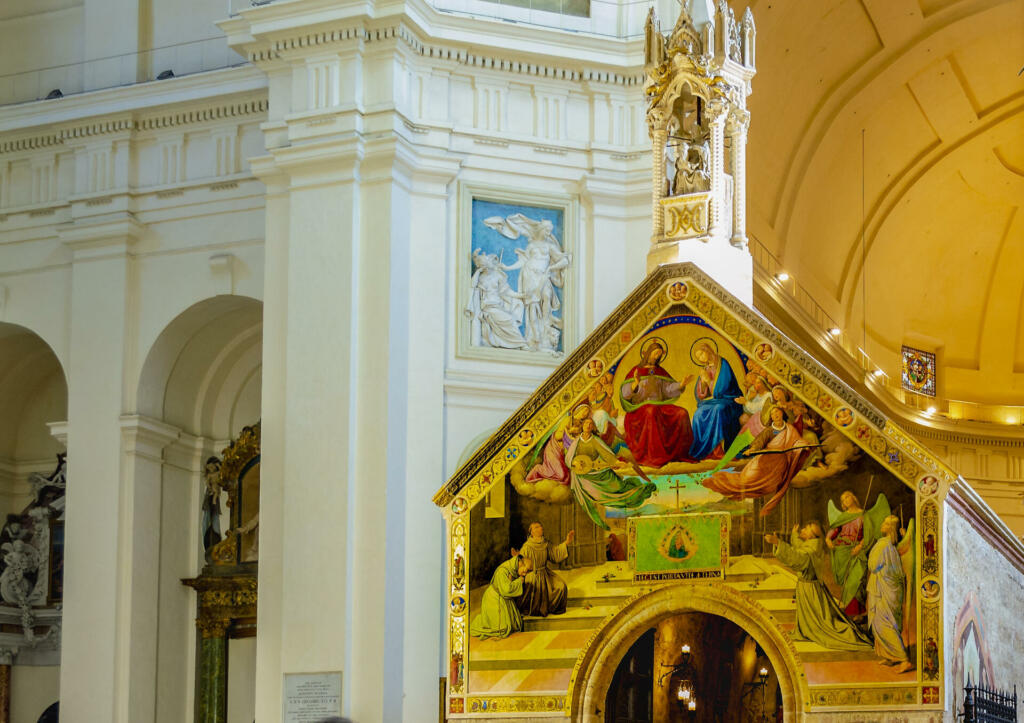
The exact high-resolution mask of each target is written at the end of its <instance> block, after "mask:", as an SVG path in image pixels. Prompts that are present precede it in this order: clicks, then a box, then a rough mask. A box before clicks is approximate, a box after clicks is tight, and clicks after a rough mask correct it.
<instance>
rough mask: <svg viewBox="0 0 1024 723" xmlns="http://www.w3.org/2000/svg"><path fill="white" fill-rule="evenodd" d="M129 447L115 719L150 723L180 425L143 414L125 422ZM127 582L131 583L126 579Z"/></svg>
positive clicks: (123, 505) (153, 712) (153, 715)
mask: <svg viewBox="0 0 1024 723" xmlns="http://www.w3.org/2000/svg"><path fill="white" fill-rule="evenodd" d="M120 424H121V437H122V440H123V445H124V446H123V449H124V465H123V467H122V486H121V509H122V511H123V514H122V521H123V525H124V528H123V531H122V534H121V542H120V545H119V548H120V549H119V554H120V561H119V565H120V568H121V570H122V571H123V574H122V576H121V585H122V588H121V590H120V591H119V594H118V599H119V602H121V603H122V605H123V606H124V607H123V611H122V613H121V614H120V615H119V619H118V625H119V626H120V629H119V631H118V634H119V635H125V636H126V640H127V644H126V645H121V644H119V645H118V665H117V672H118V674H119V679H118V683H119V685H120V686H121V690H124V691H126V693H127V695H124V694H123V693H119V695H118V701H117V705H118V710H117V717H116V718H115V720H117V721H124V723H129V722H130V723H146V722H152V721H154V720H156V715H157V705H156V701H157V695H156V693H157V681H158V678H159V675H160V672H161V671H159V670H158V666H157V652H158V650H159V646H158V644H157V643H158V632H159V628H158V625H159V621H160V613H161V605H160V573H161V570H160V566H161V555H160V548H161V538H162V536H163V529H162V527H163V526H162V524H161V523H162V519H161V518H162V515H161V511H162V497H163V463H164V457H163V455H164V448H165V447H167V446H168V445H169V444H171V443H172V442H174V441H175V440H177V439H178V437H179V436H180V434H181V431H180V430H179V429H178V428H177V427H173V426H171V425H169V424H164V423H163V422H160V421H158V420H155V419H149V418H147V417H143V416H140V415H124V416H122V417H121V420H120ZM126 578H127V579H126Z"/></svg>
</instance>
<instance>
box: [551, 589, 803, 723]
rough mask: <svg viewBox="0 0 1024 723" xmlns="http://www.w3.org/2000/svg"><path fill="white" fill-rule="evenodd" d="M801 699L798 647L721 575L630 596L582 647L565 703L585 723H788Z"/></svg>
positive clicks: (796, 715) (797, 716)
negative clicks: (773, 722) (683, 693)
mask: <svg viewBox="0 0 1024 723" xmlns="http://www.w3.org/2000/svg"><path fill="white" fill-rule="evenodd" d="M684 645H688V646H689V648H688V650H687V649H685V648H684V647H683V646H684ZM685 653H688V659H686V658H687V655H686V654H685ZM762 669H764V671H765V672H764V675H763V681H764V682H763V685H762V683H761V680H762V675H761V674H760V673H761V670H762ZM666 674H667V675H666ZM680 688H682V689H683V690H688V691H689V693H688V696H690V697H693V698H696V705H695V706H694V710H692V711H691V710H690V709H689V706H688V703H689V700H690V697H687V698H683V700H684V702H685V704H684V705H683V706H682V707H681V706H680V700H681V698H680V693H679V691H680ZM644 690H648V691H649V692H650V698H649V699H647V700H646V701H645V700H643V693H642V692H643V691H644ZM762 694H763V698H762ZM630 696H632V698H630ZM805 697H806V695H805V690H804V686H803V684H802V682H801V677H800V670H799V664H798V662H797V660H796V656H795V654H794V652H793V650H792V643H791V642H790V641H789V640H788V639H787V636H786V635H785V633H784V632H783V631H782V630H781V629H780V628H779V627H778V625H777V624H776V622H775V621H774V619H773V618H772V616H771V615H770V614H769V613H768V612H767V611H766V610H765V609H764V608H762V607H761V606H760V605H758V604H757V603H756V602H755V601H753V600H751V599H749V598H747V597H746V596H744V595H741V594H740V593H738V592H736V591H734V590H732V589H731V588H729V587H727V586H726V585H724V584H722V583H720V582H717V581H716V582H700V583H696V582H695V583H683V584H676V585H669V586H665V587H662V588H658V589H656V590H653V591H650V592H647V593H646V594H642V595H638V596H637V597H635V598H633V599H631V600H630V601H628V602H627V603H626V604H625V605H624V606H623V608H622V609H621V610H620V611H619V612H618V613H617V614H616V615H614V616H612V617H611V618H609V619H608V620H607V621H605V622H604V623H603V624H602V626H601V627H600V628H599V629H598V631H597V632H596V633H595V634H594V636H593V638H592V639H591V641H590V644H589V645H588V646H587V648H586V649H584V651H583V652H582V653H581V655H580V658H579V659H578V661H577V667H576V671H575V673H574V675H573V679H572V681H571V683H570V690H569V705H570V709H571V716H570V717H571V719H572V720H574V721H583V722H585V723H604V722H605V721H616V723H618V722H619V721H623V720H658V721H677V720H679V721H694V722H697V721H714V720H738V721H742V720H761V719H762V718H761V717H759V716H761V715H766V716H767V719H768V720H776V719H777V717H776V716H777V711H778V709H779V708H781V709H782V712H783V713H782V720H784V721H797V720H800V715H801V713H800V711H801V709H802V706H801V705H800V701H801V700H803V699H805ZM619 704H622V705H621V708H620V705H619ZM631 706H632V709H633V711H635V712H636V713H637V714H636V715H634V716H633V717H632V718H631V717H630V716H631V715H632V714H633V711H631V710H630V707H631ZM645 714H646V715H647V716H649V717H647V718H645V717H644V715H645ZM716 715H717V717H715V716H716Z"/></svg>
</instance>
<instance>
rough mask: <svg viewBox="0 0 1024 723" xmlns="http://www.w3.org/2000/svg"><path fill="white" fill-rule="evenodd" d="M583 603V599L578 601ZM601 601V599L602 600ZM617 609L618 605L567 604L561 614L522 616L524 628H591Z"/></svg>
mask: <svg viewBox="0 0 1024 723" xmlns="http://www.w3.org/2000/svg"><path fill="white" fill-rule="evenodd" d="M579 602H581V603H583V602H584V601H579ZM602 602H603V601H602ZM618 609H619V606H618V605H603V604H602V605H591V606H590V607H589V608H588V607H586V606H585V605H581V606H578V607H577V606H568V607H567V608H566V611H565V612H564V613H562V614H561V615H548V616H547V617H543V618H542V617H535V616H532V615H528V616H526V617H525V618H523V629H524V630H593V629H594V628H596V627H597V626H598V625H600V624H601V621H603V620H604V619H605V618H606V617H608V616H609V615H611V614H612V613H614V612H615V611H616V610H618Z"/></svg>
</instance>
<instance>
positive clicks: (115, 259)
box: [60, 214, 155, 723]
mask: <svg viewBox="0 0 1024 723" xmlns="http://www.w3.org/2000/svg"><path fill="white" fill-rule="evenodd" d="M141 231H142V227H141V226H140V224H138V223H137V222H136V221H135V220H134V219H133V217H132V216H131V215H129V214H111V215H109V216H106V217H100V218H97V219H94V220H92V222H90V223H72V224H69V225H68V226H67V227H65V228H63V229H62V230H61V237H62V239H63V240H64V242H65V244H66V245H67V246H68V247H69V248H70V249H71V251H72V254H73V264H72V273H71V323H70V328H71V332H70V333H71V338H70V345H69V349H70V353H69V364H68V440H67V449H68V479H69V480H74V482H72V483H71V484H69V485H68V490H67V510H66V526H65V534H66V555H65V572H64V615H63V639H62V649H61V685H60V688H61V710H62V714H61V715H62V718H64V719H65V720H66V721H68V722H69V723H93V721H118V722H119V723H120V722H121V721H124V723H128V718H127V715H128V705H127V702H128V700H129V689H128V686H129V682H130V681H129V675H128V671H127V669H126V665H127V661H128V659H129V646H130V639H129V637H128V636H129V635H130V632H131V622H132V610H131V603H132V600H131V578H132V570H131V568H125V567H124V564H125V562H126V560H125V558H124V554H123V551H124V548H125V546H127V545H129V544H131V538H132V535H131V533H130V531H129V529H128V528H127V526H128V525H129V524H130V521H131V510H130V508H129V507H128V506H126V504H125V502H126V499H125V494H124V492H125V490H124V486H125V481H124V480H123V478H122V474H121V470H122V458H121V443H122V440H121V427H120V424H119V419H120V416H121V412H122V408H123V407H122V402H123V398H124V384H125V382H124V379H125V361H124V360H125V355H126V352H125V348H126V340H125V336H126V328H127V318H126V309H127V305H128V299H129V297H130V295H131V286H132V280H131V270H130V261H129V257H128V252H129V250H130V248H131V247H132V245H133V244H134V242H135V239H136V238H137V237H138V236H139V234H140V233H141ZM98 520H99V521H102V523H100V524H98V523H97V521H98ZM154 534H155V533H154ZM143 574H145V573H143ZM150 614H152V611H150ZM150 685H151V686H152V682H150ZM151 716H152V711H150V717H151ZM143 720H145V719H143ZM133 723H134V722H133Z"/></svg>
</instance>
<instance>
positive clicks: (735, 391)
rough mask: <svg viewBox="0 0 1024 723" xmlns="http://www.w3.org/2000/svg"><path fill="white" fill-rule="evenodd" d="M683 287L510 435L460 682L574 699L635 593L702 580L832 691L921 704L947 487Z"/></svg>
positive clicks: (481, 538) (472, 537) (469, 586)
mask: <svg viewBox="0 0 1024 723" xmlns="http://www.w3.org/2000/svg"><path fill="white" fill-rule="evenodd" d="M666 292H667V293H666V295H667V297H668V299H670V303H669V304H668V306H667V307H663V309H664V310H663V311H661V312H660V313H659V314H658V315H656V316H655V317H654V318H652V319H651V320H650V321H649V322H647V323H646V325H645V327H644V328H643V329H642V331H641V333H638V334H630V333H627V332H623V333H621V334H619V336H618V337H617V338H616V339H613V340H612V342H613V343H614V344H615V348H616V349H621V351H617V352H616V354H615V356H614V358H610V357H609V356H608V355H604V357H603V360H602V358H600V355H599V356H598V358H592V359H590V360H589V361H588V360H583V361H581V362H579V363H580V367H579V368H580V370H581V371H582V372H583V374H582V375H580V376H578V377H577V379H582V380H585V383H581V384H577V385H576V386H575V387H574V389H573V394H574V397H573V398H572V399H571V400H570V399H569V398H568V397H565V398H564V399H563V400H562V401H563V402H565V403H564V404H563V405H562V407H561V408H562V409H564V410H565V411H564V412H562V413H560V414H559V415H558V416H557V417H552V418H551V419H550V420H545V422H544V426H543V428H542V427H541V426H540V425H538V424H531V425H529V428H527V427H526V426H523V427H521V428H519V429H517V430H515V431H514V432H513V433H512V436H510V442H512V443H513V444H511V445H510V446H509V447H508V449H507V450H506V453H505V459H504V463H505V466H504V469H505V470H506V472H505V473H503V474H502V475H501V477H500V478H497V479H496V484H498V485H502V486H503V487H504V495H493V494H492V495H491V501H490V502H489V504H488V505H487V506H486V509H485V505H483V504H474V505H471V506H470V508H469V509H468V510H465V509H463V512H464V513H467V517H463V518H462V519H468V521H469V529H470V533H469V536H468V537H469V539H468V546H469V555H468V560H469V561H468V564H466V563H464V562H463V557H462V555H461V553H460V554H459V555H458V561H457V563H458V565H459V575H460V580H461V579H462V578H463V577H464V578H465V585H466V588H465V589H466V590H468V598H469V605H468V615H467V618H466V620H467V623H471V624H469V627H468V628H467V630H466V634H467V636H468V640H467V642H466V647H465V649H466V650H467V658H466V661H465V678H464V683H465V688H464V690H463V691H461V692H463V693H464V694H466V695H468V696H474V695H477V696H484V697H482V698H478V699H474V698H467V700H466V702H465V705H466V706H467V707H468V708H470V709H472V708H473V706H477V707H478V708H479V706H481V705H484V704H487V705H491V706H493V705H497V704H500V702H501V701H506V703H507V702H508V701H512V700H513V698H501V697H500V696H524V695H526V696H532V697H531V698H529V699H527V698H522V699H516V700H533V701H540V700H542V699H544V700H545V701H547V702H546V703H545V705H547V704H549V703H551V700H555V701H556V703H555V704H554V705H556V707H557V705H558V703H557V701H558V700H559V699H558V698H557V697H556V698H554V699H550V700H549V699H546V698H543V697H544V696H558V695H562V696H564V695H565V691H566V689H567V687H568V686H569V684H570V679H571V676H572V669H573V666H574V665H575V662H576V659H577V656H578V655H579V653H580V650H581V649H582V648H583V646H585V645H586V643H587V640H588V639H589V638H590V636H591V635H592V633H593V631H594V630H595V629H596V628H597V627H598V626H600V625H601V623H602V621H603V620H604V619H605V618H607V617H609V616H612V615H614V614H615V612H616V610H617V609H618V608H619V607H620V606H621V605H622V604H623V602H624V601H625V600H626V599H627V598H629V597H630V596H631V595H634V594H636V592H638V588H637V586H638V585H657V584H661V583H662V582H664V583H665V584H670V583H672V582H674V581H678V580H680V579H682V580H685V579H687V578H691V579H692V578H714V579H716V580H718V581H719V584H724V585H727V586H729V587H731V588H733V589H735V590H738V591H740V592H743V593H747V594H749V595H750V596H751V597H753V598H755V599H757V600H758V602H759V603H760V604H761V605H763V606H764V607H765V608H766V609H768V610H769V612H770V613H771V614H772V615H773V616H774V617H775V619H777V620H778V622H779V625H780V626H781V628H782V629H783V630H784V631H785V632H786V633H787V634H788V635H789V638H790V639H791V640H792V643H793V649H794V651H795V654H796V658H797V659H798V660H799V663H800V665H801V666H802V672H803V674H804V675H805V677H806V682H807V684H808V686H810V689H811V690H812V691H813V690H814V689H816V687H820V689H821V690H822V691H825V690H826V687H827V690H828V694H827V695H826V694H825V693H824V692H823V693H822V694H821V695H820V696H819V697H818V700H819V702H823V701H826V700H828V701H833V700H835V701H838V702H843V701H844V700H845V699H844V698H843V695H844V694H843V693H842V691H840V692H839V693H836V691H837V690H839V687H841V686H851V685H862V684H866V685H869V686H871V685H876V684H877V685H879V686H888V687H887V688H885V689H886V690H888V691H890V693H886V695H888V694H892V695H897V696H900V699H901V700H905V701H908V702H909V701H912V700H918V701H920V700H921V698H920V695H921V690H923V689H922V688H921V687H920V686H921V684H922V682H923V681H924V679H922V678H921V671H920V670H919V668H920V667H921V666H922V665H924V666H927V667H928V668H929V670H928V676H929V679H931V678H933V677H934V674H935V673H936V672H937V671H933V670H931V668H934V667H936V664H935V663H936V661H935V660H934V658H935V650H936V648H937V646H936V640H935V639H934V636H929V638H928V640H929V642H928V645H929V646H930V647H928V650H926V651H921V652H920V653H919V651H918V631H919V629H920V627H921V622H920V617H919V615H920V613H919V608H921V605H922V603H923V604H924V605H925V606H929V605H931V606H933V607H929V608H928V610H929V614H932V613H933V611H934V610H936V609H937V608H935V607H934V606H935V605H937V604H938V598H939V595H938V593H937V587H936V583H935V582H934V580H933V579H931V578H929V577H928V575H926V576H925V577H926V579H922V576H921V575H920V574H919V572H918V570H919V568H920V569H925V568H928V569H929V570H930V569H932V568H934V567H935V565H936V562H937V555H936V552H935V549H934V547H935V540H934V538H933V539H931V540H930V541H927V544H930V545H931V546H932V549H930V550H929V549H928V547H927V544H926V541H925V540H919V539H918V538H919V535H918V530H919V529H922V530H923V531H924V532H925V533H927V532H928V531H929V530H930V529H931V528H932V526H933V525H934V520H931V519H930V518H929V519H926V521H925V523H924V524H923V525H919V524H918V522H917V519H916V518H917V515H918V495H917V492H918V486H919V484H920V485H921V488H922V489H923V490H927V492H928V493H929V494H931V493H934V492H935V491H936V487H937V485H936V483H935V478H934V477H922V476H918V475H916V472H915V476H914V481H913V482H907V481H904V480H902V479H900V478H899V477H897V475H896V474H894V473H893V472H892V471H891V468H892V467H896V468H897V469H900V470H901V473H902V472H903V470H904V469H906V470H908V471H911V472H914V471H915V470H916V468H913V469H912V468H911V466H909V465H908V464H907V460H905V459H904V458H903V456H902V454H901V453H900V451H899V450H898V449H897V448H895V447H892V446H887V443H885V442H883V441H881V438H880V436H879V434H878V432H877V431H875V430H876V429H877V427H875V428H872V427H870V426H869V425H868V424H867V422H866V421H865V418H864V417H863V416H861V415H860V414H858V413H857V412H855V410H854V409H853V408H851V406H856V405H853V404H851V402H849V401H845V402H844V401H842V400H841V399H839V398H833V397H832V396H831V395H829V394H825V393H820V394H819V393H818V387H814V389H815V393H814V394H813V395H812V399H813V404H811V403H809V402H808V401H805V399H806V398H807V391H808V389H810V387H809V386H808V380H807V379H805V378H804V376H803V372H801V371H800V370H798V369H795V368H793V367H792V366H791V365H790V364H789V363H788V362H786V361H784V360H783V359H782V358H781V357H780V356H779V355H778V351H777V349H776V348H773V346H772V344H770V343H767V342H765V341H761V340H757V339H756V338H752V337H751V338H748V339H747V341H748V342H749V343H747V344H745V345H744V348H745V349H746V350H747V351H744V348H741V347H740V346H739V345H737V343H735V341H733V340H730V338H729V337H727V336H726V334H724V333H722V332H720V331H719V330H718V329H721V328H722V324H723V319H722V318H721V317H720V318H719V319H718V320H717V322H718V323H716V324H714V325H712V324H711V323H709V321H708V316H709V315H708V314H707V309H706V308H704V309H701V308H700V307H699V306H698V305H695V304H692V302H693V297H694V294H693V293H692V289H691V288H690V287H688V286H687V285H686V284H683V283H682V282H676V283H675V284H671V285H669V286H667V287H666ZM687 296H689V299H688V301H687V302H685V303H684V302H683V301H681V299H683V298H684V297H687ZM735 331H736V329H735V328H734V329H733V332H735ZM731 336H732V337H733V339H735V338H736V333H731ZM812 406H813V408H812ZM875 424H877V422H876V423H875ZM879 457H881V459H882V460H884V461H885V462H886V463H887V464H886V465H883V464H882V463H880V461H879ZM900 465H903V466H902V467H901V466H900ZM493 469H496V470H497V469H499V467H498V466H497V465H495V466H494V467H493ZM488 475H489V473H486V472H485V474H484V479H485V480H486V479H487V478H488ZM492 489H494V488H492ZM496 498H500V499H503V500H504V503H503V509H497V510H496V508H495V504H494V501H493V500H494V499H496ZM457 499H458V498H457ZM457 499H456V501H457ZM928 504H930V503H928ZM452 509H453V511H454V507H453V508H452ZM930 510H931V508H929V511H930ZM457 514H462V513H459V512H457ZM919 548H920V549H921V550H923V553H922V554H921V555H919V554H918V549H919ZM460 550H461V548H460ZM919 557H920V558H921V559H918V558H919ZM466 568H468V569H466ZM922 596H923V597H922ZM929 630H930V628H929ZM937 634H938V633H937V631H936V632H935V635H937ZM459 665H460V671H461V670H462V666H463V660H462V658H461V657H460V658H459ZM461 675H462V673H461V672H460V676H461ZM462 681H463V679H462V678H460V682H462ZM901 685H902V686H903V687H900V686H901ZM894 686H895V687H894ZM880 695H882V694H881V693H880ZM486 696H499V697H497V698H494V699H493V700H490V701H489V702H488V699H486ZM538 696H539V697H538ZM508 704H509V705H511V703H508ZM537 704H538V705H539V704H540V703H537ZM829 704H832V703H829ZM457 705H463V703H459V704H457ZM508 710H526V709H520V708H509V709H508Z"/></svg>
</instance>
